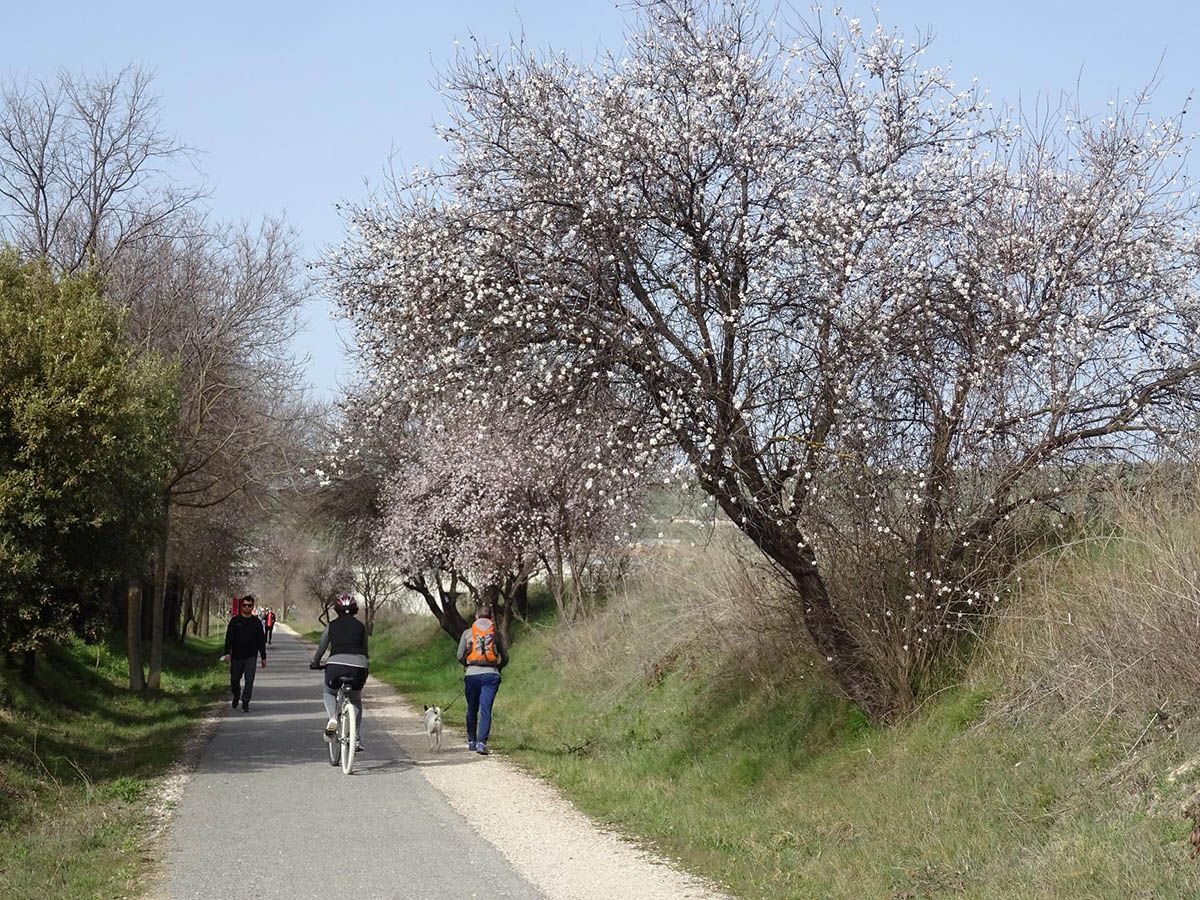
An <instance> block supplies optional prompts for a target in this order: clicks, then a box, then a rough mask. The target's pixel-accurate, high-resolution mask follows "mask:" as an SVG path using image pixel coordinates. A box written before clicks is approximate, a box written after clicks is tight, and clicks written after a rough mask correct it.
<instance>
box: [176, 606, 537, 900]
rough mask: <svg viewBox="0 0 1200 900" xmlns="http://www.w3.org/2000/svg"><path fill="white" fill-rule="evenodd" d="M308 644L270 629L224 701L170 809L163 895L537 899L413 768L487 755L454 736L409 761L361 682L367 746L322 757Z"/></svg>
mask: <svg viewBox="0 0 1200 900" xmlns="http://www.w3.org/2000/svg"><path fill="white" fill-rule="evenodd" d="M311 653H312V651H311V650H310V649H308V647H307V646H306V645H304V644H302V643H301V642H300V641H299V640H298V639H297V638H296V637H294V636H292V635H291V634H288V633H287V632H286V631H283V630H282V629H280V628H276V629H275V634H274V642H273V644H272V645H271V646H270V647H269V648H268V650H267V658H268V661H267V667H266V668H265V669H262V668H260V669H259V670H258V675H257V679H256V681H255V684H254V697H253V699H252V700H251V701H250V712H248V713H243V712H242V711H241V709H240V708H239V709H237V710H230V709H228V707H226V712H227V714H226V715H225V716H224V717H223V718H222V720H221V722H220V725H219V726H218V727H217V729H216V733H215V734H214V736H213V738H212V740H211V741H210V742H209V744H208V745H207V747H205V749H204V751H203V754H202V756H201V758H200V761H199V763H198V765H197V767H196V769H195V771H194V772H193V773H192V775H191V778H190V780H189V781H188V783H187V785H186V787H185V788H184V791H183V796H182V798H181V799H180V802H179V805H178V807H177V809H176V810H175V813H174V815H173V819H172V823H171V826H170V828H169V831H168V835H167V838H166V841H167V846H166V853H165V859H164V877H163V889H162V891H161V892H162V893H164V894H165V895H166V896H167V897H170V898H172V900H190V898H200V897H203V898H237V900H243V898H244V900H252V898H273V897H287V898H294V900H305V898H318V897H319V898H329V897H339V898H343V897H344V898H355V900H371V898H389V897H406V898H429V900H441V898H447V900H450V898H453V900H464V898H518V900H527V898H528V900H533V898H541V897H542V896H543V895H542V894H541V893H539V892H538V891H537V890H536V889H535V888H534V887H533V886H532V885H531V884H530V883H529V882H528V881H526V880H524V879H523V878H522V877H521V876H519V875H518V874H517V873H516V872H515V871H514V870H513V868H512V867H511V866H510V865H509V863H508V862H507V861H506V860H505V859H504V858H503V857H502V856H501V855H500V854H499V853H498V852H497V851H496V850H495V849H494V848H493V847H492V845H491V844H489V843H487V842H486V841H484V840H483V839H482V838H481V837H480V836H479V835H478V834H477V833H476V832H475V831H473V830H472V829H471V828H470V827H469V826H468V824H467V822H466V821H465V820H464V819H463V818H462V817H461V816H460V815H459V814H458V813H457V812H455V811H454V810H453V809H452V808H451V807H450V806H449V804H448V803H447V802H446V800H445V798H444V797H443V795H442V794H441V793H439V792H438V791H436V790H434V789H433V788H432V787H431V786H430V784H429V782H428V781H427V780H426V779H425V777H424V776H423V775H422V771H421V770H422V768H423V767H426V766H431V765H434V766H470V765H476V764H478V763H482V762H485V760H483V759H482V758H481V757H479V756H477V755H476V754H474V753H468V752H467V751H466V749H465V748H458V747H454V748H452V749H449V748H448V749H446V750H444V751H443V752H442V753H440V754H438V755H437V758H436V760H434V761H429V760H422V761H421V762H420V765H417V763H416V762H415V761H414V760H413V758H412V757H411V756H409V755H407V754H406V753H405V752H404V751H403V750H402V749H401V747H400V745H399V744H398V743H397V741H396V740H395V739H394V738H393V737H392V736H391V735H390V734H389V733H387V732H386V731H385V730H384V729H383V728H374V727H372V719H371V692H372V686H373V683H372V681H370V680H368V682H367V686H366V689H365V691H364V693H363V696H364V713H363V729H362V735H361V738H362V741H363V744H364V745H365V748H366V749H365V750H364V751H362V752H360V753H358V754H357V757H356V759H355V763H354V773H353V774H352V775H349V776H346V775H343V774H342V771H341V769H340V768H334V767H333V766H331V765H329V759H328V756H327V754H326V748H325V740H324V736H323V735H322V728H323V727H324V724H325V711H324V708H323V706H322V705H321V677H322V676H323V673H320V672H314V671H311V670H310V669H309V668H308V662H309V659H310V658H311ZM213 664H214V665H224V664H223V663H218V662H217V661H216V660H214V661H213ZM480 771H481V772H482V771H483V770H480ZM480 781H481V784H480V794H479V796H480V803H481V804H482V806H483V807H484V808H486V806H487V789H486V782H484V780H483V779H480ZM512 825H513V827H517V828H519V827H520V825H519V823H512Z"/></svg>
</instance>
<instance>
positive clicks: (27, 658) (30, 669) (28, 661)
mask: <svg viewBox="0 0 1200 900" xmlns="http://www.w3.org/2000/svg"><path fill="white" fill-rule="evenodd" d="M36 677H37V651H36V650H26V651H25V652H24V653H23V654H22V655H21V680H22V681H28V682H31V683H32V682H33V680H34V678H36Z"/></svg>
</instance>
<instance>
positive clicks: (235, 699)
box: [233, 697, 241, 709]
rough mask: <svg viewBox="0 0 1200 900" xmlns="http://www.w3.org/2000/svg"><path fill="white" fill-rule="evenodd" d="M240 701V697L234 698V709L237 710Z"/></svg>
mask: <svg viewBox="0 0 1200 900" xmlns="http://www.w3.org/2000/svg"><path fill="white" fill-rule="evenodd" d="M240 699H241V698H240V697H234V698H233V708H234V709H237V705H238V701H239V700H240Z"/></svg>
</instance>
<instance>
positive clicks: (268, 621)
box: [265, 606, 275, 644]
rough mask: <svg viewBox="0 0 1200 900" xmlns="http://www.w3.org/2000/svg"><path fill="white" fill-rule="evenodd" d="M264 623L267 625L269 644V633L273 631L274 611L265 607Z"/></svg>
mask: <svg viewBox="0 0 1200 900" xmlns="http://www.w3.org/2000/svg"><path fill="white" fill-rule="evenodd" d="M265 621H266V624H267V643H268V644H269V643H271V632H272V631H274V630H275V610H273V609H271V607H269V606H268V607H267V618H266V620H265Z"/></svg>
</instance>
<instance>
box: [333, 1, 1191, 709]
mask: <svg viewBox="0 0 1200 900" xmlns="http://www.w3.org/2000/svg"><path fill="white" fill-rule="evenodd" d="M639 10H640V21H639V29H638V30H637V31H636V33H634V34H632V35H631V36H630V38H629V40H628V42H627V47H628V56H627V58H623V59H612V58H606V59H602V60H600V61H599V62H598V63H597V64H596V65H594V66H579V65H576V64H573V63H572V62H570V61H569V60H568V59H566V58H565V57H562V56H558V55H538V54H531V53H529V52H528V51H526V50H525V49H524V48H520V47H517V48H512V49H511V50H510V51H509V52H508V53H507V54H504V55H498V54H494V53H492V52H489V51H486V50H483V49H477V50H476V51H475V52H469V53H464V54H463V55H462V56H461V57H460V58H459V59H458V60H457V62H456V64H455V65H454V66H453V67H452V69H451V70H450V71H449V72H448V73H447V76H446V79H445V93H446V95H447V97H448V98H449V103H450V113H451V119H452V121H451V124H450V125H449V127H447V128H446V129H445V133H444V136H445V138H446V140H447V141H448V142H449V144H450V150H451V152H450V153H449V154H448V161H447V162H446V163H445V165H444V167H443V168H442V169H440V170H438V171H435V172H420V171H418V172H414V173H413V175H412V176H411V177H410V178H408V179H407V180H406V181H405V182H403V183H402V184H399V185H397V190H396V192H395V196H394V197H392V198H391V202H389V203H384V204H372V205H370V206H365V207H363V208H361V209H359V210H358V211H357V213H356V215H355V217H354V226H355V229H356V236H355V237H354V239H352V240H351V241H350V242H349V243H348V244H347V245H346V247H344V248H343V250H342V251H341V252H340V253H339V254H338V255H336V256H335V258H334V259H333V260H332V262H331V265H330V268H331V272H332V274H333V276H334V278H335V280H336V281H337V283H338V286H339V288H340V291H341V297H342V305H343V308H344V310H345V311H346V313H347V314H348V315H349V316H350V317H351V319H353V320H354V321H355V322H356V323H357V325H358V328H359V335H360V340H361V341H362V343H363V346H364V347H365V349H366V352H367V354H368V360H369V365H370V367H371V369H372V370H373V371H374V372H376V377H378V378H379V379H380V380H381V381H382V382H383V383H386V384H390V385H392V386H393V387H394V388H395V389H396V390H397V391H400V392H402V393H404V394H405V395H406V396H409V397H412V398H414V401H413V402H416V399H415V398H417V397H419V396H424V395H426V394H440V395H443V396H444V395H446V394H447V393H450V394H453V395H454V396H455V397H459V398H467V399H472V398H474V399H478V398H479V397H481V396H487V392H488V389H489V384H490V383H491V379H493V377H494V375H495V373H497V372H500V371H519V372H523V373H528V375H529V379H528V382H527V387H526V389H525V394H524V396H522V397H520V398H519V399H520V401H521V402H522V403H524V404H525V405H527V406H529V407H530V408H531V409H538V410H546V411H551V410H552V411H555V414H557V415H562V416H568V415H570V414H571V413H572V412H573V411H574V410H575V409H576V408H582V407H581V406H580V404H579V403H578V398H579V397H581V396H584V395H586V392H587V391H589V390H590V389H592V388H593V386H595V385H597V384H602V385H604V386H605V389H606V390H609V391H611V392H612V394H613V396H615V397H617V398H619V399H620V401H621V403H622V409H623V415H626V416H627V417H628V421H630V422H638V423H639V424H640V429H639V430H638V431H637V433H636V434H635V435H634V436H633V438H632V439H631V442H632V444H633V445H634V446H635V447H638V448H646V449H647V450H653V449H655V448H658V447H661V446H664V445H669V446H672V447H674V448H675V449H676V450H677V451H678V452H680V453H682V455H683V457H684V458H686V460H687V462H688V464H689V465H690V466H691V468H692V469H693V470H694V473H695V477H696V479H697V481H698V483H699V484H700V485H701V486H702V488H703V489H704V490H706V491H707V492H708V493H709V494H711V496H712V497H713V498H714V499H715V501H716V502H717V504H718V505H719V506H720V508H721V509H722V510H723V511H724V513H725V514H726V515H727V516H728V517H729V518H730V519H731V520H732V521H733V522H734V523H736V524H737V525H738V526H739V527H740V528H741V529H742V530H743V531H744V532H745V533H746V535H747V536H748V537H749V538H750V539H751V540H752V541H754V543H755V544H757V545H758V546H759V547H760V548H761V549H762V550H763V552H764V553H765V554H766V555H767V556H768V557H770V558H771V559H772V560H773V561H774V562H775V563H776V564H777V565H778V566H779V567H780V568H781V569H782V570H783V572H785V573H786V575H787V577H788V578H789V579H790V580H791V582H792V584H793V585H794V588H795V607H796V610H797V614H798V616H799V618H800V619H801V620H802V621H803V623H804V625H805V626H806V628H807V631H808V633H809V635H810V636H811V639H812V642H813V644H814V645H815V647H816V649H817V650H818V651H819V652H820V654H821V655H822V656H823V657H824V658H825V659H826V661H827V663H828V665H829V667H830V670H831V672H832V674H833V676H834V677H835V679H836V680H837V681H838V683H839V684H840V685H841V686H842V687H843V689H844V690H845V691H846V693H847V694H848V696H849V697H850V698H851V699H853V700H854V701H856V702H857V703H858V704H859V705H860V706H861V707H862V708H863V709H864V710H865V711H866V712H867V713H868V715H870V716H871V717H872V718H874V719H876V720H884V719H887V718H888V717H889V716H890V715H892V714H893V713H895V712H896V711H897V710H898V709H900V708H901V707H903V706H904V705H905V704H906V703H907V702H908V701H909V700H910V699H911V695H910V694H908V690H909V687H908V683H909V679H910V674H911V673H910V671H909V666H910V665H911V664H912V661H913V660H916V659H925V660H928V659H929V658H930V654H932V655H933V656H935V657H936V655H937V654H939V653H942V652H944V650H945V644H944V643H939V642H938V641H937V640H935V637H934V635H936V634H937V633H938V631H939V628H940V626H942V625H944V624H945V622H946V621H947V620H948V619H949V618H950V617H951V616H957V615H958V613H960V612H962V611H963V609H964V608H971V607H974V606H975V605H976V604H980V605H982V604H986V603H987V602H989V598H990V595H989V590H990V589H991V586H992V582H991V581H990V580H989V576H987V575H986V573H988V572H991V571H992V569H991V568H990V567H989V566H988V565H987V564H986V562H987V560H988V559H989V558H990V556H991V554H992V553H993V551H994V550H995V549H996V548H997V547H998V546H1000V545H1001V543H1003V542H1002V538H1003V537H1004V535H1005V534H1006V533H1008V532H1009V531H1010V530H1011V529H1012V528H1014V527H1016V526H1017V524H1019V521H1020V519H1021V517H1022V515H1023V514H1024V513H1023V511H1024V510H1027V509H1029V508H1031V506H1032V505H1036V504H1041V503H1046V502H1050V501H1053V500H1054V499H1055V498H1057V497H1059V496H1062V495H1063V494H1064V493H1066V492H1068V491H1074V490H1087V489H1089V482H1088V480H1087V479H1086V478H1085V477H1083V476H1082V474H1081V473H1085V472H1086V471H1088V470H1087V469H1086V468H1085V467H1084V464H1088V463H1094V462H1097V461H1105V460H1113V459H1131V458H1139V457H1144V456H1148V455H1149V456H1156V455H1161V454H1162V453H1164V452H1168V451H1169V449H1170V447H1171V445H1172V442H1173V440H1174V439H1175V438H1176V437H1177V436H1178V435H1180V434H1181V433H1182V432H1183V431H1185V430H1187V429H1189V428H1194V427H1195V425H1196V422H1197V418H1196V414H1197V401H1198V399H1200V395H1198V393H1197V389H1198V387H1200V361H1198V360H1197V354H1196V348H1197V346H1200V343H1198V335H1197V326H1198V323H1200V308H1198V306H1197V301H1196V273H1197V237H1196V227H1195V226H1196V222H1197V216H1196V208H1195V203H1194V201H1193V199H1192V198H1191V196H1190V195H1189V194H1187V193H1186V192H1185V191H1184V190H1183V189H1181V187H1180V184H1179V182H1178V179H1177V177H1176V174H1177V173H1176V171H1175V169H1176V168H1177V166H1178V158H1179V155H1180V153H1181V152H1182V151H1183V150H1184V149H1185V144H1186V142H1185V141H1184V139H1183V138H1182V136H1181V134H1180V132H1179V130H1178V126H1177V124H1176V123H1175V122H1173V121H1164V122H1153V121H1150V120H1149V119H1148V118H1147V117H1146V116H1145V115H1144V114H1143V113H1142V110H1141V108H1140V107H1139V106H1138V105H1137V103H1136V102H1135V103H1133V104H1128V105H1125V106H1123V107H1118V108H1116V110H1115V111H1114V112H1113V113H1112V114H1111V115H1109V116H1107V117H1103V118H1095V119H1086V118H1084V117H1080V116H1072V115H1064V116H1062V117H1060V118H1059V119H1058V120H1056V121H1052V122H1048V123H1043V126H1044V127H1041V128H1040V129H1038V130H1036V131H1034V132H1032V134H1031V133H1030V132H1028V131H1023V130H1022V129H1021V128H1019V127H1016V126H1013V125H1012V124H1011V123H1010V122H1008V121H1004V120H1001V119H999V118H993V117H992V116H991V114H990V113H989V111H988V108H987V105H986V104H985V103H984V102H983V98H982V96H981V95H980V94H979V93H978V92H977V91H976V90H974V89H971V90H965V91H964V90H958V89H956V88H955V86H954V85H953V83H952V82H951V81H950V79H949V77H948V75H947V73H945V72H944V71H942V70H940V69H937V68H929V67H926V66H925V65H924V63H923V61H922V56H923V53H924V50H925V44H924V43H923V42H917V43H909V42H906V41H905V40H904V39H903V38H902V37H900V36H899V35H897V34H895V33H892V32H889V31H887V30H885V29H883V28H882V27H878V28H875V29H874V30H873V31H866V32H864V31H863V29H862V28H861V26H860V23H859V22H857V21H856V20H848V21H840V22H837V23H835V24H834V25H833V26H827V25H826V24H825V23H823V22H822V21H821V20H820V19H819V18H818V19H817V20H816V22H815V24H813V25H810V26H803V27H801V28H799V29H795V30H792V31H787V32H785V31H784V30H783V29H782V28H777V27H776V26H775V25H774V24H773V23H764V22H763V21H761V20H760V19H758V18H757V17H756V14H755V13H754V12H753V10H752V9H751V8H750V7H749V6H747V5H741V4H736V3H735V4H728V3H719V4H718V3H705V2H700V0H647V2H645V3H641V4H639ZM847 536H852V537H853V538H854V540H856V541H859V542H870V543H871V544H873V545H874V546H875V547H876V548H878V551H879V556H880V558H886V559H888V560H889V561H890V566H889V568H888V570H887V571H880V572H878V574H877V576H876V580H877V581H879V582H880V584H879V585H877V586H875V587H873V588H872V591H873V593H876V594H878V595H879V596H881V597H883V598H884V599H883V607H884V608H882V609H881V610H880V611H879V615H881V616H884V617H886V618H887V619H888V625H887V627H886V628H884V629H880V628H879V627H878V626H877V625H876V624H875V623H874V622H873V621H867V620H866V619H865V617H864V616H863V615H862V614H861V612H860V610H861V607H860V606H859V605H857V602H856V601H857V600H858V597H857V596H855V595H854V594H855V593H856V591H857V588H853V589H844V587H843V589H840V593H839V588H838V580H837V578H836V577H834V576H836V570H837V569H838V567H837V566H836V565H835V562H836V560H837V554H838V552H839V551H840V550H841V542H842V541H843V540H845V539H846V538H847ZM980 573H985V574H983V575H981V574H980ZM884 631H886V633H887V634H888V635H890V636H892V637H896V636H897V635H899V636H900V638H899V640H897V641H893V643H892V644H890V645H889V646H891V647H894V652H893V651H892V650H887V649H886V648H885V649H882V650H881V649H880V647H879V646H877V645H876V644H875V643H873V641H874V640H875V638H874V636H875V635H878V634H880V633H881V632H884Z"/></svg>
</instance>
